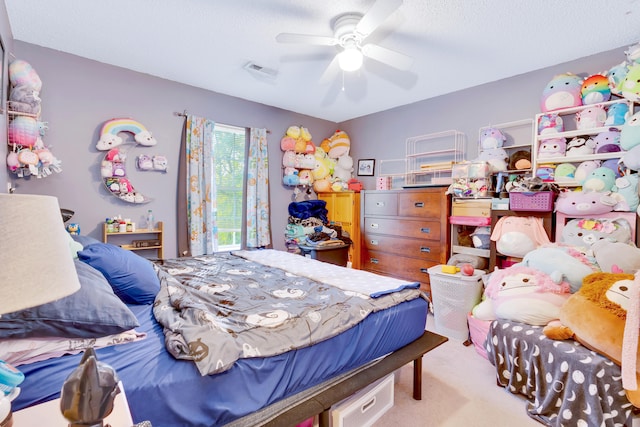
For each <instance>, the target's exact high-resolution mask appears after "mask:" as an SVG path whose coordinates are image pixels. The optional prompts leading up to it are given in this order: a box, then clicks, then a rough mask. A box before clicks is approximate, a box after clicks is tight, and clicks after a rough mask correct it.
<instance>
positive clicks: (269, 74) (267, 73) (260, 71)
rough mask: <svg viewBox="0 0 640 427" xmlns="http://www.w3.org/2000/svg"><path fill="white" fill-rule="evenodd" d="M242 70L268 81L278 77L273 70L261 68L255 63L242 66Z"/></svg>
mask: <svg viewBox="0 0 640 427" xmlns="http://www.w3.org/2000/svg"><path fill="white" fill-rule="evenodd" d="M244 69H245V70H247V71H249V72H250V73H252V74H254V75H257V76H262V77H266V78H269V79H275V78H276V76H277V75H278V72H277V71H276V70H274V69H273V68H267V67H263V66H262V65H258V64H256V63H255V62H247V63H246V64H245V66H244Z"/></svg>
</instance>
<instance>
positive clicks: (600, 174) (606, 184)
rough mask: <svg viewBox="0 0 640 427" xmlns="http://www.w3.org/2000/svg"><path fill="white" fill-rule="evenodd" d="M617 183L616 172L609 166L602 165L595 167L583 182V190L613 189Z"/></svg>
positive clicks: (600, 190)
mask: <svg viewBox="0 0 640 427" xmlns="http://www.w3.org/2000/svg"><path fill="white" fill-rule="evenodd" d="M615 183H616V174H615V172H614V171H612V170H611V169H609V168H606V167H603V166H600V167H599V168H597V169H594V170H593V171H592V172H591V173H590V174H589V176H587V179H585V180H584V182H583V183H582V189H583V191H599V192H608V191H611V190H612V189H613V187H614V185H615Z"/></svg>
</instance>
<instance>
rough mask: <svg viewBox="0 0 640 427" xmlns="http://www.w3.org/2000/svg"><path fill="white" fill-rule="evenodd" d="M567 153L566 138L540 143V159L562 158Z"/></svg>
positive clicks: (545, 140)
mask: <svg viewBox="0 0 640 427" xmlns="http://www.w3.org/2000/svg"><path fill="white" fill-rule="evenodd" d="M566 151H567V140H566V138H550V139H544V140H542V141H540V146H539V147H538V158H539V159H544V158H549V157H562V156H564V155H565V153H566Z"/></svg>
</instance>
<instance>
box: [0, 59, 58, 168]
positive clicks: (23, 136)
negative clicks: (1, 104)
mask: <svg viewBox="0 0 640 427" xmlns="http://www.w3.org/2000/svg"><path fill="white" fill-rule="evenodd" d="M9 81H10V83H11V88H10V91H9V103H8V110H9V111H8V117H9V119H10V122H9V126H8V142H9V150H8V151H9V153H8V154H7V167H8V168H9V170H10V171H11V172H13V173H14V174H15V175H16V176H17V177H19V178H25V177H28V176H35V177H37V178H44V177H47V176H49V175H51V174H53V173H54V172H55V173H57V172H61V171H62V168H61V166H60V165H61V162H60V160H58V159H57V158H56V157H55V156H54V155H53V153H51V151H50V150H49V148H48V147H46V146H45V145H44V142H43V140H42V137H43V136H44V135H45V133H46V131H47V129H48V126H47V123H46V122H43V121H41V120H40V113H41V105H40V90H41V89H42V81H41V80H40V77H39V76H38V73H37V72H36V70H34V69H33V67H32V66H31V64H29V63H28V62H26V61H23V60H20V59H16V60H14V61H13V62H11V63H10V64H9Z"/></svg>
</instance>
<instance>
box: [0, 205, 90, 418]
mask: <svg viewBox="0 0 640 427" xmlns="http://www.w3.org/2000/svg"><path fill="white" fill-rule="evenodd" d="M78 289H80V282H79V281H78V274H77V273H76V268H75V265H74V262H73V257H72V256H71V250H70V248H69V235H68V234H67V232H66V231H65V229H64V223H63V222H62V216H61V214H60V206H59V205H58V199H57V198H55V197H52V196H42V195H30V194H0V318H1V317H2V314H6V313H13V312H15V311H19V310H23V309H26V308H30V307H35V306H38V305H42V304H45V303H48V302H51V301H55V300H57V299H60V298H62V297H66V296H68V295H71V294H72V293H74V292H76V291H77V290H78ZM0 399H6V397H5V395H4V393H1V392H0ZM2 415H5V416H2ZM3 420H4V421H3ZM7 420H9V421H11V412H10V410H9V413H8V414H0V423H2V424H4V423H5V421H7ZM7 425H10V424H7Z"/></svg>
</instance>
